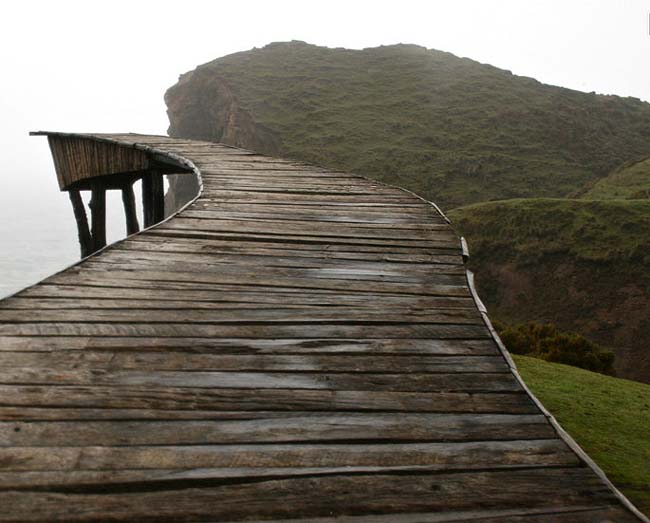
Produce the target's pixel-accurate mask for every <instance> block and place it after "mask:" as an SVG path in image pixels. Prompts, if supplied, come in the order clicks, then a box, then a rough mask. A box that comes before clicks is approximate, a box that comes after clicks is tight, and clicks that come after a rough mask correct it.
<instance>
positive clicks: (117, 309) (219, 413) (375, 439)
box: [0, 135, 643, 523]
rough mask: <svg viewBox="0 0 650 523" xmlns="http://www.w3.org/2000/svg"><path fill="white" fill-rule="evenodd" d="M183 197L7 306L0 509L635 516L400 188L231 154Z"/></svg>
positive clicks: (164, 516) (213, 160)
mask: <svg viewBox="0 0 650 523" xmlns="http://www.w3.org/2000/svg"><path fill="white" fill-rule="evenodd" d="M78 139H81V140H83V141H88V142H95V141H99V142H98V143H114V144H117V145H119V146H120V147H122V146H124V147H126V148H131V149H134V148H135V149H136V150H139V151H142V152H144V153H145V154H146V155H156V156H157V157H158V158H164V157H167V158H171V159H173V160H174V161H175V162H184V164H185V165H186V166H188V167H191V168H192V169H194V170H195V172H199V171H200V176H201V178H202V185H203V188H202V192H201V194H200V196H199V197H198V198H197V199H196V200H195V201H194V202H193V203H191V204H190V205H189V206H187V207H186V208H185V209H184V210H182V211H181V212H180V213H178V214H177V215H175V216H173V217H172V218H171V219H168V220H166V221H164V222H162V223H160V224H158V225H155V226H153V227H151V228H149V229H147V230H145V231H143V232H141V233H139V234H136V235H133V236H130V237H128V238H127V239H125V240H123V241H121V242H118V243H116V244H114V245H112V246H109V247H108V248H106V249H104V250H102V251H100V252H99V253H98V254H95V255H93V256H90V257H89V258H87V259H85V260H84V261H83V262H81V263H79V264H77V265H75V266H73V267H70V268H69V269H67V270H65V271H63V272H60V273H58V274H56V275H54V276H52V277H50V278H48V279H46V280H44V281H42V282H40V283H39V284H37V285H35V286H33V287H31V288H28V289H26V290H24V291H22V292H19V293H18V294H16V295H14V296H12V297H10V298H7V299H5V300H3V301H1V302H0V360H1V366H0V376H1V379H0V521H2V522H9V521H12V522H13V521H43V522H46V521H47V522H50V521H98V522H109V521H110V522H116V521H134V522H135V521H137V522H163V523H164V522H199V521H206V522H208V521H209V522H234V521H243V520H246V521H267V520H271V521H292V522H296V523H297V522H306V521H317V522H321V523H330V522H334V521H336V522H346V523H369V522H386V523H388V522H396V523H434V522H452V521H454V522H459V521H472V522H476V523H479V522H480V523H488V522H490V523H493V522H512V523H514V522H530V523H532V522H542V523H544V522H563V523H569V522H571V523H575V522H578V523H579V522H603V523H604V522H638V521H643V517H642V516H640V515H639V514H638V513H635V511H634V509H633V507H631V506H630V505H629V504H628V503H627V502H626V500H625V499H623V498H622V497H621V496H620V494H618V493H616V492H615V491H614V490H613V489H612V488H611V486H610V485H609V484H608V483H607V481H606V479H604V478H603V477H602V475H600V474H599V472H598V471H597V470H595V469H593V468H592V467H591V466H589V464H588V463H587V462H585V457H584V455H582V454H581V451H580V450H579V449H576V448H575V447H574V444H573V443H572V442H571V441H570V440H568V439H567V438H566V437H564V435H562V434H561V432H560V433H558V429H557V427H556V426H554V424H553V420H549V417H548V416H547V414H546V413H545V412H543V411H542V410H540V406H539V405H538V404H537V403H536V401H535V400H534V399H533V398H532V397H531V396H530V394H529V393H528V391H527V390H526V389H525V388H524V387H523V386H522V384H521V382H520V381H519V379H518V376H517V375H516V373H515V372H514V371H513V369H512V367H511V362H510V361H509V360H508V358H507V355H504V353H503V352H502V350H501V348H500V347H499V345H498V344H497V342H496V341H495V339H494V337H493V334H492V332H491V329H490V325H489V320H487V322H486V319H487V317H486V315H485V314H484V313H483V312H482V309H481V306H480V302H479V301H476V300H475V297H474V295H473V292H472V289H471V286H470V285H469V284H468V279H467V273H466V269H465V266H464V262H463V256H462V255H463V251H462V248H461V243H460V242H459V239H458V237H457V236H456V234H455V233H454V231H453V230H452V228H451V227H450V225H449V224H448V223H447V221H446V219H445V218H444V216H443V215H442V214H441V213H439V212H438V211H437V209H436V208H435V207H434V206H433V205H431V204H430V203H428V202H426V201H424V200H421V199H419V198H418V197H416V196H414V195H412V194H411V193H408V192H405V191H403V190H400V189H396V188H392V187H387V186H384V185H381V184H378V183H376V182H372V181H369V180H367V179H364V178H362V177H358V176H354V175H351V174H346V173H340V172H332V171H326V170H323V169H320V168H316V167H312V166H307V165H303V164H298V163H295V162H288V161H282V160H278V159H272V158H267V157H263V156H259V155H255V154H252V153H250V152H248V151H243V150H239V149H234V148H230V147H227V146H223V145H217V144H211V143H205V142H195V141H187V140H175V139H170V138H166V137H158V136H141V135H92V136H91V135H79V136H78Z"/></svg>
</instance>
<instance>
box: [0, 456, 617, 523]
mask: <svg viewBox="0 0 650 523" xmlns="http://www.w3.org/2000/svg"><path fill="white" fill-rule="evenodd" d="M172 485H173V484H172ZM202 485H205V486H204V488H199V487H201V486H202ZM531 485H534V486H535V488H530V487H531ZM183 486H184V487H187V486H193V487H194V488H182V489H180V490H174V489H173V487H172V488H166V489H165V490H162V491H150V490H149V491H148V490H147V489H146V488H144V489H143V490H140V491H138V487H137V486H135V487H130V488H129V492H131V493H134V492H137V493H138V495H137V496H134V495H125V494H123V493H120V492H112V493H106V492H102V493H97V492H96V491H92V490H88V489H86V490H85V491H81V492H74V491H73V492H69V493H51V492H41V493H39V492H29V491H27V492H20V491H8V492H3V493H1V494H0V500H1V501H2V504H3V507H4V509H5V510H4V511H3V513H2V514H0V521H2V520H5V521H10V520H11V519H10V518H11V514H16V513H21V514H24V516H25V518H26V519H30V520H34V519H49V520H50V521H61V520H66V521H91V520H101V519H102V518H103V516H104V515H105V514H111V518H112V519H113V520H115V521H120V520H131V521H132V520H133V519H141V518H142V517H143V516H145V515H146V516H147V517H148V518H155V520H156V521H161V522H170V521H178V522H187V521H196V520H197V519H199V520H200V519H204V520H206V519H208V520H213V521H220V520H221V521H226V520H228V519H230V520H243V519H251V518H252V517H257V518H262V519H273V518H276V519H277V518H286V517H291V516H294V517H295V516H298V517H304V518H312V517H320V516H329V515H331V514H332V508H333V507H336V511H337V512H338V513H343V514H350V513H353V514H357V515H362V514H376V513H395V512H406V513H418V512H420V513H421V512H435V511H443V510H444V511H454V510H456V511H460V510H475V509H476V510H478V509H481V510H489V509H508V508H522V507H525V508H528V509H531V508H543V507H553V506H558V505H560V506H572V505H574V506H575V505H577V506H580V507H584V506H589V505H591V506H593V505H596V506H598V505H599V504H602V503H603V502H610V503H615V502H616V501H615V498H614V497H613V494H611V493H610V492H609V491H608V490H607V489H606V487H604V486H603V484H602V483H601V482H600V481H599V480H597V479H596V478H595V477H594V475H593V473H592V472H591V471H588V470H586V469H584V468H557V469H528V470H503V471H491V472H465V473H454V474H412V475H397V474H370V475H364V474H360V475H350V476H347V475H344V474H340V475H332V476H327V475H325V476H312V477H307V478H304V477H298V478H286V479H284V478H280V479H271V480H267V481H261V482H260V481H254V482H244V483H242V482H232V483H229V482H222V483H217V484H210V483H207V484H205V482H203V483H202V482H200V481H196V482H190V483H186V484H184V485H183ZM7 515H9V517H7Z"/></svg>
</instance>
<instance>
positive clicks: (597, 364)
mask: <svg viewBox="0 0 650 523" xmlns="http://www.w3.org/2000/svg"><path fill="white" fill-rule="evenodd" d="M495 328H496V330H497V332H498V333H499V336H500V337H501V340H502V341H503V343H504V345H505V346H506V347H507V348H508V350H509V351H510V352H513V353H515V354H525V355H527V356H533V357H536V358H540V359H543V360H546V361H552V362H556V363H564V364H565V365H573V366H574V367H580V368H583V369H587V370H591V371H594V372H600V373H602V374H610V375H613V374H614V369H613V364H614V353H613V352H611V351H608V350H606V349H604V348H603V347H601V346H600V345H597V344H596V343H593V342H591V341H589V340H588V339H587V338H585V337H584V336H581V335H579V334H575V333H571V332H563V331H560V330H558V328H557V327H556V326H555V325H553V324H551V323H545V324H541V323H534V322H531V323H522V324H518V325H502V324H499V323H496V324H495Z"/></svg>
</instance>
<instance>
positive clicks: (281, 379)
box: [0, 368, 522, 392]
mask: <svg viewBox="0 0 650 523" xmlns="http://www.w3.org/2000/svg"><path fill="white" fill-rule="evenodd" d="M24 383H30V384H33V385H51V386H59V385H78V386H93V385H103V386H105V385H110V386H113V387H115V388H119V387H121V386H126V387H129V386H136V387H161V388H164V387H190V388H210V389H216V388H222V389H258V388H263V389H292V390H341V391H390V392H519V391H521V390H522V389H521V386H520V385H519V383H518V382H517V381H516V380H515V379H514V377H512V375H511V374H510V373H494V372H484V373H481V375H480V377H479V376H477V375H476V373H451V374H444V373H440V374H408V376H405V375H404V374H389V373H370V372H367V373H344V372H336V373H335V372H327V373H321V372H279V371H278V372H239V371H229V372H222V371H176V370H148V371H140V370H99V369H90V370H85V369H82V368H81V369H69V370H64V369H56V370H52V369H44V368H39V369H31V368H9V369H0V384H3V385H9V384H16V385H22V384H24Z"/></svg>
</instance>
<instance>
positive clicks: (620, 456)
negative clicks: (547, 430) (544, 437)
mask: <svg viewBox="0 0 650 523" xmlns="http://www.w3.org/2000/svg"><path fill="white" fill-rule="evenodd" d="M513 357H514V359H515V362H516V364H517V367H518V368H519V372H520V374H521V376H522V378H523V379H524V381H525V382H526V384H527V385H528V386H529V387H530V389H531V390H532V391H533V393H534V394H535V395H536V396H537V397H538V398H539V399H540V401H541V402H542V403H543V404H544V406H545V407H546V408H547V409H548V410H549V411H550V412H551V413H552V414H553V415H554V416H555V417H556V418H557V420H558V421H559V422H560V424H561V425H562V426H563V427H564V429H565V430H566V431H567V432H568V433H569V434H571V436H572V437H573V438H574V439H575V440H576V442H577V443H578V444H579V445H580V446H581V447H582V448H583V449H584V450H585V451H586V452H587V454H589V456H590V457H591V458H592V459H593V460H594V461H595V462H596V463H598V465H599V466H600V467H601V468H602V469H603V471H604V472H605V473H606V474H607V476H608V477H609V478H610V479H611V480H612V482H613V483H614V484H615V485H616V486H617V487H618V488H619V489H620V490H621V491H622V492H623V493H624V494H625V495H626V496H627V497H628V498H629V499H630V501H632V502H633V503H634V504H635V505H636V506H637V508H639V509H640V510H641V511H643V512H645V513H646V514H650V438H648V427H650V385H645V384H642V383H636V382H633V381H627V380H622V379H617V378H612V377H609V376H603V375H602V374H596V373H593V372H589V371H586V370H582V369H577V368H575V367H569V366H567V365H561V364H558V363H548V362H545V361H541V360H538V359H535V358H528V357H525V356H517V355H514V356H513Z"/></svg>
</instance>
